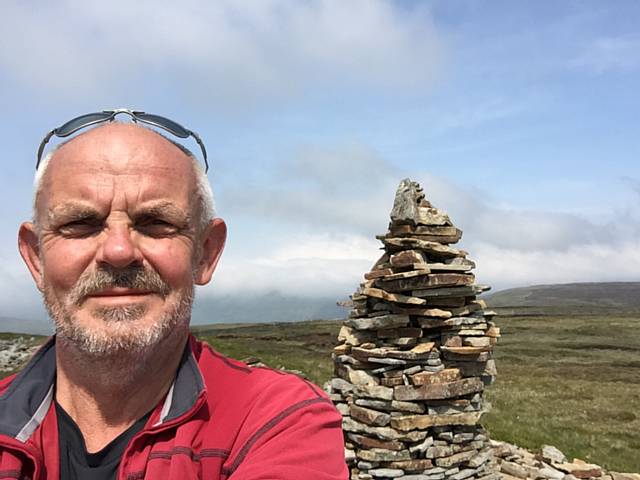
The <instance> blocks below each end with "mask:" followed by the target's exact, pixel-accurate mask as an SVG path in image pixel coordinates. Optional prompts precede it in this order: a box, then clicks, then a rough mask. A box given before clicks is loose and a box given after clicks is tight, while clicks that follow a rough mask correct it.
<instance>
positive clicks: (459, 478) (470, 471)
mask: <svg viewBox="0 0 640 480" xmlns="http://www.w3.org/2000/svg"><path fill="white" fill-rule="evenodd" d="M475 473H476V470H475V469H474V468H465V469H464V470H460V471H459V472H458V473H455V474H453V475H451V476H450V477H449V479H450V480H463V479H465V478H469V477H471V476H473V475H475Z"/></svg>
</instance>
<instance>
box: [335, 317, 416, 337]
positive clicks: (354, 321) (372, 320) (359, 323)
mask: <svg viewBox="0 0 640 480" xmlns="http://www.w3.org/2000/svg"><path fill="white" fill-rule="evenodd" d="M409 321H410V319H409V315H403V314H395V315H393V314H392V315H379V316H377V317H368V318H349V319H347V320H346V321H345V322H344V324H345V325H346V326H347V327H351V328H354V329H356V330H380V329H383V328H396V327H405V326H407V325H409ZM343 333H345V339H346V338H347V335H346V333H348V332H346V331H345V332H343ZM362 338H364V337H362V336H358V337H354V339H353V340H354V343H355V341H358V340H359V339H362Z"/></svg>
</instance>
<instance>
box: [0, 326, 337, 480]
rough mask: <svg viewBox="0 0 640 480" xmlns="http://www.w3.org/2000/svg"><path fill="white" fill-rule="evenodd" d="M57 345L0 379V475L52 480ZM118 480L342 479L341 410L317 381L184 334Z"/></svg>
mask: <svg viewBox="0 0 640 480" xmlns="http://www.w3.org/2000/svg"><path fill="white" fill-rule="evenodd" d="M54 382H55V341H50V342H49V343H47V344H46V345H45V346H44V347H42V348H41V349H40V350H39V351H38V353H37V354H36V355H35V356H34V358H33V359H32V360H31V362H29V364H28V365H27V366H26V367H25V368H24V369H23V370H22V371H21V372H20V373H19V374H18V375H17V376H13V377H10V378H7V379H5V380H3V381H2V382H0V479H7V478H12V479H33V480H45V479H48V480H52V479H57V478H58V477H59V475H60V473H59V450H58V425H57V420H56V413H55V406H54V404H53V402H52V399H53V393H54ZM118 472H119V473H118V479H119V480H139V479H163V480H164V479H176V480H178V479H179V480H186V479H191V478H206V479H209V480H216V479H220V480H227V479H229V480H267V479H268V480H276V479H277V480H338V479H339V480H344V479H346V478H347V477H348V471H347V467H346V465H345V462H344V449H343V439H342V432H341V416H340V414H339V413H338V412H337V411H336V409H335V408H334V407H333V405H332V403H331V401H330V400H329V399H328V398H327V397H326V396H325V394H324V392H322V391H321V390H320V389H319V388H318V387H317V386H315V385H313V384H311V383H309V382H306V381H304V380H302V379H299V378H298V377H296V376H293V375H288V374H284V373H282V372H278V371H274V370H270V369H265V368H249V367H247V366H246V365H245V364H243V363H241V362H238V361H235V360H231V359H229V358H226V357H224V356H222V355H220V354H219V353H217V352H215V351H214V350H213V349H212V348H211V347H209V346H208V345H207V344H205V343H201V342H198V341H197V340H195V338H193V337H191V339H190V340H189V344H188V346H187V348H186V350H185V354H184V356H183V358H182V360H181V363H180V366H179V368H178V373H177V375H176V379H175V381H174V383H173V385H172V387H171V390H169V393H168V394H167V396H166V398H165V400H164V401H163V402H161V404H159V405H158V406H157V407H156V408H155V410H154V411H153V412H152V414H151V416H150V418H149V421H148V422H147V424H146V425H145V427H144V429H143V430H142V431H141V432H139V433H138V434H137V435H136V436H135V437H134V438H133V439H132V440H131V442H129V445H128V446H127V449H126V450H125V453H124V455H123V457H122V460H121V462H120V467H119V471H118Z"/></svg>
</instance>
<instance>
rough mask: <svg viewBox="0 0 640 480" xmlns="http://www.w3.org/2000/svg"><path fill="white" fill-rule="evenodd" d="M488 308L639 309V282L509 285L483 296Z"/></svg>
mask: <svg viewBox="0 0 640 480" xmlns="http://www.w3.org/2000/svg"><path fill="white" fill-rule="evenodd" d="M484 298H485V300H486V301H487V304H488V305H489V307H491V308H500V309H509V308H514V309H523V308H524V309H531V308H534V309H535V308H554V309H558V310H561V311H567V310H570V309H577V310H579V311H581V312H584V311H585V310H590V309H593V310H601V309H614V310H620V311H640V282H608V283H564V284H558V285H533V286H530V287H521V288H510V289H507V290H501V291H499V292H496V293H494V294H491V295H487V296H486V297H484Z"/></svg>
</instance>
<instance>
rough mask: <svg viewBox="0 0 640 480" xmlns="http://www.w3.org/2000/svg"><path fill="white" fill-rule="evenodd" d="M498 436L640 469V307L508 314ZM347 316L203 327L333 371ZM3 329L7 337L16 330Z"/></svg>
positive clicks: (262, 355)
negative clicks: (334, 350) (335, 350)
mask: <svg viewBox="0 0 640 480" xmlns="http://www.w3.org/2000/svg"><path fill="white" fill-rule="evenodd" d="M496 323H497V324H498V325H499V326H500V327H501V330H502V338H501V339H500V341H499V343H498V345H497V347H496V348H495V350H494V356H495V358H496V362H497V367H498V377H497V381H496V383H495V384H494V385H492V386H491V387H489V388H488V389H487V390H486V393H485V397H486V398H487V399H488V400H489V401H490V402H491V403H492V405H493V409H492V411H491V412H490V413H488V414H487V415H485V416H484V417H483V420H482V422H483V424H484V425H485V426H486V427H487V428H488V430H489V431H490V433H491V437H492V438H494V439H498V440H505V441H508V442H511V443H515V444H517V445H520V446H522V447H526V448H530V449H533V450H539V449H540V448H541V446H542V445H545V444H548V445H555V446H556V447H558V448H559V449H560V450H562V451H563V452H564V453H565V454H566V455H567V456H569V457H571V458H573V457H578V458H581V459H583V460H586V461H590V462H594V463H597V464H599V465H601V466H603V467H606V468H607V469H610V470H614V471H631V472H640V454H639V453H638V452H640V315H637V314H634V315H630V314H629V315H624V314H620V313H616V314H611V315H603V314H598V315H585V314H581V315H562V316H553V315H543V316H526V317H514V316H501V317H498V318H497V319H496ZM339 328H340V322H339V321H324V320H323V321H310V322H295V323H276V324H250V325H249V324H238V325H229V324H219V325H208V326H197V327H194V328H193V330H194V333H195V334H196V335H197V336H198V337H200V338H202V339H204V340H206V341H208V342H209V343H210V344H211V345H212V346H213V347H214V348H215V349H217V350H218V351H220V352H222V353H224V354H226V355H228V356H231V357H233V358H238V359H246V358H251V357H253V358H259V359H260V360H261V361H263V362H264V363H266V364H268V365H270V366H271V367H274V368H279V367H284V368H287V369H290V370H298V371H301V372H303V373H304V374H305V375H306V376H307V377H308V378H309V379H310V380H311V381H313V382H315V383H316V384H318V385H322V384H323V383H324V382H325V381H327V380H328V379H330V378H331V376H332V373H333V365H332V362H331V357H330V354H331V349H332V347H333V346H334V345H335V341H336V337H337V334H338V330H339ZM8 337H10V334H9V335H8V336H7V337H0V338H8Z"/></svg>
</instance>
